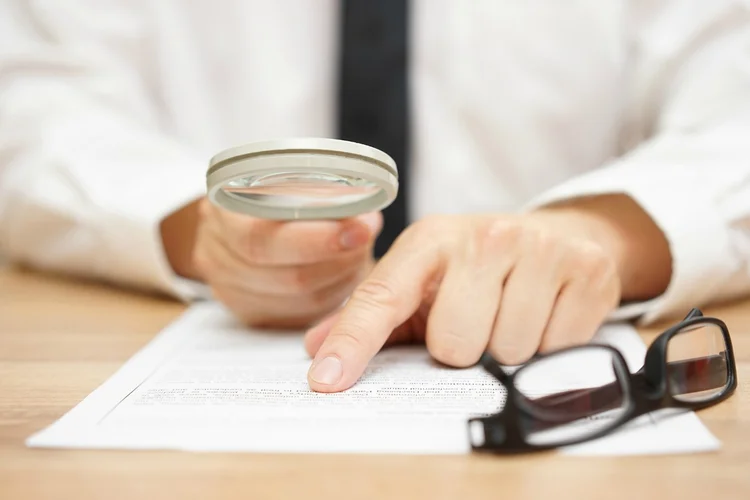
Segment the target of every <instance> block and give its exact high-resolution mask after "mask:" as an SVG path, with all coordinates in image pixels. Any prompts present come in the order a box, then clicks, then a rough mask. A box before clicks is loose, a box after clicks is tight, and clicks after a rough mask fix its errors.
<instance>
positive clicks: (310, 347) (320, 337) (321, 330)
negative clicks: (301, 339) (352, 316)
mask: <svg viewBox="0 0 750 500" xmlns="http://www.w3.org/2000/svg"><path fill="white" fill-rule="evenodd" d="M340 315H341V311H340V310H339V311H336V312H334V313H332V314H329V315H328V316H326V317H325V318H323V319H322V320H321V321H320V322H319V323H318V324H317V325H315V326H314V327H312V328H310V329H309V330H308V331H307V332H306V333H305V350H306V351H307V354H309V355H310V357H311V358H314V357H315V355H316V354H317V353H318V349H320V346H321V345H323V341H325V339H326V337H328V333H329V332H330V331H331V328H332V327H333V325H334V324H335V323H336V321H338V319H339V316H340Z"/></svg>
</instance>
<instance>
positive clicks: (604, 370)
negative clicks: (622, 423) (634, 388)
mask: <svg viewBox="0 0 750 500" xmlns="http://www.w3.org/2000/svg"><path fill="white" fill-rule="evenodd" d="M626 373H627V368H626V367H625V366H623V365H622V363H621V361H620V360H619V358H617V357H615V355H614V354H613V353H612V351H610V350H609V349H602V348H597V347H596V346H592V347H589V348H585V349H576V350H571V351H565V352H561V353H559V354H556V355H554V356H550V357H548V358H540V359H539V360H537V361H534V362H532V363H530V364H528V365H527V366H525V367H524V368H522V369H521V370H519V371H518V373H517V375H516V379H515V384H516V387H517V388H518V391H519V393H520V400H519V405H520V406H521V407H522V408H523V410H524V412H523V413H525V414H526V415H527V418H524V419H523V420H522V422H523V427H524V433H525V435H526V441H527V442H528V443H529V444H534V445H556V444H558V443H564V442H566V441H571V440H576V439H581V438H585V437H587V436H590V435H593V434H596V433H598V432H600V431H603V430H605V429H606V428H609V427H612V426H613V425H615V424H616V423H617V420H618V418H619V417H620V416H621V415H622V414H623V413H624V412H625V411H626V410H627V408H628V404H629V397H628V394H627V390H628V386H627V383H626V382H625V377H626V376H627V375H626Z"/></svg>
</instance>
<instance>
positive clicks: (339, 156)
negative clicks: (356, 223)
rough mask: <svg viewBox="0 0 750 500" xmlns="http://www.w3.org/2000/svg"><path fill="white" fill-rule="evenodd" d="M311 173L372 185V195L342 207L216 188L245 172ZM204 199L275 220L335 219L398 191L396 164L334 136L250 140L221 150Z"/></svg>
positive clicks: (370, 208) (382, 202)
mask: <svg viewBox="0 0 750 500" xmlns="http://www.w3.org/2000/svg"><path fill="white" fill-rule="evenodd" d="M281 172H283V173H312V172H322V173H326V174H334V175H343V176H353V177H360V178H362V179H365V180H367V181H369V182H372V183H373V184H375V185H376V186H377V187H379V188H380V189H378V190H377V191H376V192H375V193H374V194H373V195H372V196H369V197H367V198H365V199H362V200H358V201H356V202H352V203H347V204H343V205H333V206H320V207H286V206H278V205H273V204H269V203H263V202H258V201H252V200H249V199H246V198H242V199H241V198H237V197H233V196H231V195H229V194H227V193H226V192H225V191H224V190H223V189H222V188H223V187H224V186H225V185H227V183H229V182H231V181H233V180H236V179H240V178H243V177H247V176H248V175H260V176H263V175H271V174H277V173H281ZM206 185H207V194H208V198H209V200H210V201H211V202H212V203H214V204H216V205H218V206H221V207H223V208H226V209H228V210H232V211H234V212H239V213H243V214H247V215H252V216H255V217H262V218H266V219H279V220H294V219H340V218H345V217H352V216H356V215H359V214H362V213H367V212H374V211H379V210H382V209H384V208H385V207H387V206H388V205H390V204H391V203H392V202H393V200H394V199H395V198H396V195H397V193H398V170H397V168H396V162H395V161H393V159H392V158H391V157H390V156H388V155H387V154H386V153H384V152H383V151H380V150H379V149H376V148H373V147H370V146H367V145H364V144H358V143H355V142H350V141H343V140H340V139H327V138H293V139H281V140H272V141H263V142H255V143H251V144H246V145H243V146H238V147H234V148H230V149H227V150H224V151H222V152H220V153H218V154H217V155H215V156H214V157H213V158H211V161H210V163H209V168H208V171H207V173H206Z"/></svg>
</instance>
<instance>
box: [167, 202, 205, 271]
mask: <svg viewBox="0 0 750 500" xmlns="http://www.w3.org/2000/svg"><path fill="white" fill-rule="evenodd" d="M199 203H200V202H198V201H196V202H193V203H190V204H188V205H185V206H184V207H182V208H180V209H179V210H177V211H175V212H173V213H172V214H170V215H168V216H167V217H165V218H164V220H163V221H162V222H161V224H160V227H159V232H160V235H161V240H162V247H163V249H164V254H165V256H166V258H167V261H168V262H169V265H170V267H171V268H172V270H173V271H174V272H175V274H177V275H179V276H182V277H183V278H188V279H193V280H198V279H200V277H199V273H198V271H197V270H196V269H195V266H194V265H193V248H194V247H195V239H196V233H197V228H198V220H199V214H198V210H199Z"/></svg>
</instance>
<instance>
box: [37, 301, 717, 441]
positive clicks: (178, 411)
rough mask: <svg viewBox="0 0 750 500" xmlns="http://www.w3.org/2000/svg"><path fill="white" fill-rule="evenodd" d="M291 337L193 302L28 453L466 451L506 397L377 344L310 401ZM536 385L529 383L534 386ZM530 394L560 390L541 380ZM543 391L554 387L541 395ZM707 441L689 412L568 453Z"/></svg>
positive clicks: (628, 343) (622, 335) (618, 335)
mask: <svg viewBox="0 0 750 500" xmlns="http://www.w3.org/2000/svg"><path fill="white" fill-rule="evenodd" d="M595 341H596V342H600V343H607V344H610V345H614V346H616V347H617V348H618V349H620V350H621V351H622V353H623V355H624V356H625V358H626V361H627V363H628V365H629V367H630V369H631V370H637V369H638V368H639V367H640V366H641V364H642V362H643V355H644V353H645V346H644V344H643V342H642V341H641V340H640V338H639V337H638V335H637V333H636V332H635V330H634V329H633V328H632V327H631V326H628V325H625V324H612V325H606V326H605V327H603V328H602V329H601V330H600V332H599V333H598V334H597V337H596V339H595ZM309 365H310V359H309V357H308V355H307V354H306V353H305V351H304V347H303V343H302V336H301V334H300V333H292V332H290V333H286V332H263V331H256V330H248V329H247V328H244V327H242V326H240V325H239V324H237V323H236V322H235V321H234V320H233V319H232V317H231V315H230V314H229V313H228V312H227V311H226V310H224V309H223V308H222V306H220V305H219V304H217V303H214V302H206V303H200V304H196V305H193V306H192V307H191V308H190V309H189V310H188V311H187V312H186V313H185V314H184V315H183V316H182V317H181V318H179V319H178V320H177V321H175V322H174V323H173V324H172V325H170V326H169V327H168V328H166V329H165V330H164V331H163V332H161V333H160V334H159V335H158V336H157V337H156V338H155V339H154V340H153V341H152V342H151V343H149V345H147V346H146V347H144V348H143V349H142V350H141V351H140V352H139V353H138V354H136V355H135V356H134V357H133V358H131V359H130V360H129V361H128V362H127V363H126V364H125V365H124V366H123V367H122V368H121V369H120V370H119V371H118V372H117V373H116V374H114V375H113V376H112V377H111V378H110V379H109V380H107V381H106V382H105V383H104V384H103V385H102V386H101V387H99V388H98V389H97V390H95V391H94V392H93V393H92V394H90V395H89V396H88V397H87V398H86V399H85V400H84V401H82V402H81V403H80V404H79V405H77V406H76V407H75V408H73V409H72V410H71V411H70V412H68V413H67V414H66V415H64V416H63V417H62V418H61V419H60V420H58V421H57V422H55V423H54V424H52V425H51V426H50V427H48V428H47V429H44V430H43V431H41V432H39V433H37V434H35V435H33V436H31V437H30V438H29V439H28V441H27V444H28V445H29V446H31V447H62V448H114V449H117V448H124V449H179V450H201V451H247V452H315V453H335V452H346V453H410V454H425V453H430V454H457V453H468V452H470V446H469V439H468V426H467V419H468V418H469V417H471V416H474V415H480V414H485V413H490V412H493V411H497V410H498V409H499V408H500V407H501V405H502V402H503V399H504V391H503V389H502V388H501V387H500V386H499V384H498V383H497V382H496V381H495V380H494V379H493V378H492V377H491V376H490V375H488V374H487V373H485V372H484V370H483V369H482V368H481V367H478V366H477V367H472V368H468V369H454V368H448V367H445V366H442V365H439V364H438V363H436V362H434V361H432V360H431V358H430V357H429V355H428V353H427V351H426V350H425V348H424V347H420V346H408V347H394V348H387V349H385V350H383V351H382V352H381V353H380V354H378V355H377V356H376V357H375V359H374V360H373V361H372V362H371V363H370V365H369V367H368V369H367V371H366V373H365V374H364V375H363V377H362V378H361V379H360V381H359V382H358V383H357V384H356V385H355V386H354V387H353V388H351V389H350V390H348V391H345V392H343V393H337V394H320V393H315V392H312V391H310V389H309V387H308V385H307V378H306V374H307V370H308V367H309ZM536 383H537V382H536V381H535V382H534V384H536ZM538 384H539V386H538V387H536V386H534V387H533V388H530V390H531V391H536V390H538V391H540V392H544V391H545V390H550V388H551V387H555V388H556V387H559V386H560V377H555V378H551V379H550V381H549V382H545V381H544V380H540V381H539V382H538ZM550 384H552V385H550ZM719 446H720V443H719V442H718V440H717V439H716V438H715V437H714V436H713V435H712V434H711V433H710V432H709V431H708V429H706V427H705V426H704V425H703V424H702V423H701V422H700V420H699V419H698V418H697V416H696V415H695V414H694V413H680V414H671V415H669V416H668V417H667V416H666V414H665V413H662V414H660V417H659V418H656V417H655V416H653V415H649V416H645V417H642V418H641V419H639V420H637V421H635V422H633V423H631V424H630V425H628V426H626V427H625V428H623V429H622V430H620V431H618V432H616V433H614V434H611V435H610V436H607V437H605V438H602V439H599V440H597V441H592V442H588V443H584V444H580V445H577V446H573V447H568V448H565V449H562V450H560V452H562V453H569V454H583V455H590V454H615V455H623V454H646V453H649V454H651V453H675V452H697V451H709V450H715V449H717V448H719Z"/></svg>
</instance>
